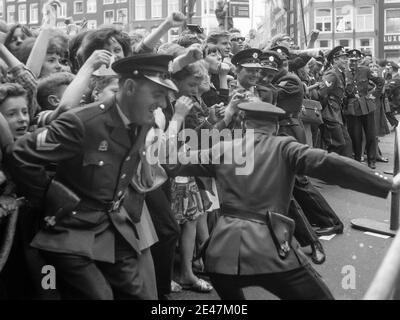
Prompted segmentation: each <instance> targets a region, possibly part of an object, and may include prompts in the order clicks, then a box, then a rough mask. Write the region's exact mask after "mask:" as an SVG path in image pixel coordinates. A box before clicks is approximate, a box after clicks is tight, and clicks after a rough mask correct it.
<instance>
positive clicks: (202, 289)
mask: <svg viewBox="0 0 400 320" xmlns="http://www.w3.org/2000/svg"><path fill="white" fill-rule="evenodd" d="M181 286H182V288H183V290H190V291H194V292H198V293H210V292H211V291H213V290H214V288H213V286H212V285H211V284H209V283H208V282H207V281H204V280H203V279H198V280H197V281H196V282H195V283H192V284H183V283H182V284H181Z"/></svg>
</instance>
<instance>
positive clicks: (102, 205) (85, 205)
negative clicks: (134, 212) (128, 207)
mask: <svg viewBox="0 0 400 320" xmlns="http://www.w3.org/2000/svg"><path fill="white" fill-rule="evenodd" d="M124 198H125V194H123V195H122V196H121V197H119V198H117V199H116V200H114V201H110V202H99V201H93V200H89V199H83V200H82V201H81V203H80V204H79V206H78V207H81V208H82V209H90V210H95V211H103V212H107V213H113V212H116V211H118V210H119V209H120V208H121V207H122V204H123V203H124Z"/></svg>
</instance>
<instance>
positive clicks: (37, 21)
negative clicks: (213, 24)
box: [0, 0, 202, 38]
mask: <svg viewBox="0 0 400 320" xmlns="http://www.w3.org/2000/svg"><path fill="white" fill-rule="evenodd" d="M46 2H47V0H0V19H3V20H5V21H6V22H7V23H9V24H13V23H17V22H18V23H21V24H26V25H28V26H30V27H31V28H38V27H40V25H41V22H42V19H43V16H42V8H43V5H44V3H46ZM60 3H61V8H60V10H59V12H58V15H57V16H58V19H57V25H58V27H60V28H65V27H66V24H65V22H66V20H72V21H74V22H81V21H83V20H86V21H87V25H88V28H89V29H96V28H98V27H99V26H101V25H111V24H114V25H115V24H116V25H120V26H121V28H123V29H124V30H125V31H127V32H131V31H132V32H135V31H137V32H143V33H147V32H150V31H151V30H152V29H153V28H156V27H157V26H159V24H160V23H161V22H162V21H163V20H164V19H165V18H166V17H167V16H168V15H169V14H170V13H171V12H175V11H181V10H182V6H183V0H61V1H60ZM201 4H202V1H196V6H195V8H194V13H195V14H194V17H193V21H192V22H193V23H198V24H201V12H202V10H201ZM178 35H179V31H178V30H172V31H171V32H170V34H169V35H168V38H174V37H176V36H178Z"/></svg>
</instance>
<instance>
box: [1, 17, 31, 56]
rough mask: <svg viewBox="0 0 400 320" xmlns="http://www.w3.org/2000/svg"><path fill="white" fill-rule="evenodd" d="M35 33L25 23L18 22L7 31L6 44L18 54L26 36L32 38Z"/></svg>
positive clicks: (12, 51)
mask: <svg viewBox="0 0 400 320" xmlns="http://www.w3.org/2000/svg"><path fill="white" fill-rule="evenodd" d="M32 37H33V33H32V32H31V30H30V29H29V28H28V27H27V26H24V25H21V24H16V25H14V26H12V27H11V28H10V30H9V31H8V33H7V36H6V38H5V40H4V45H5V46H6V47H7V49H8V50H10V52H11V53H12V54H13V55H17V54H18V50H19V49H20V47H21V45H22V43H23V42H24V41H25V39H26V38H32Z"/></svg>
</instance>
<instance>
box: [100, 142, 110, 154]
mask: <svg viewBox="0 0 400 320" xmlns="http://www.w3.org/2000/svg"><path fill="white" fill-rule="evenodd" d="M99 151H100V152H106V151H108V142H107V141H102V142H101V143H100V146H99Z"/></svg>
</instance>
